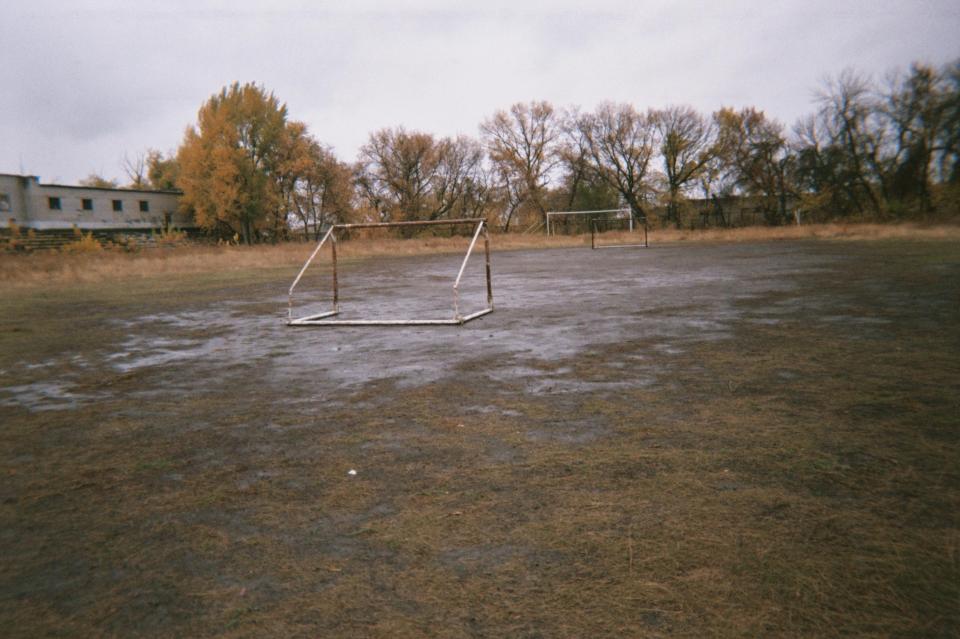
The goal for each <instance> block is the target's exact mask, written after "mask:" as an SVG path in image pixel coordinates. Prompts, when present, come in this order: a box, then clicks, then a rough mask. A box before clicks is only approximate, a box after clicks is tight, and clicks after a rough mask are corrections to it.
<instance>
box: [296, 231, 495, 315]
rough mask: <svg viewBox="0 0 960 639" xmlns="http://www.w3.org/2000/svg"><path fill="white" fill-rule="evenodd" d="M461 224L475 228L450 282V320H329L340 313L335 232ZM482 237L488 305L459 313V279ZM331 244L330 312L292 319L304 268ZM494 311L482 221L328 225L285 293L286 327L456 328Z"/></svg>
mask: <svg viewBox="0 0 960 639" xmlns="http://www.w3.org/2000/svg"><path fill="white" fill-rule="evenodd" d="M461 224H474V225H476V226H475V228H474V231H473V237H472V239H471V240H470V245H469V246H468V247H467V252H466V255H464V257H463V262H462V263H461V264H460V270H459V271H458V272H457V277H456V279H454V281H453V317H451V318H440V319H421V318H414V319H369V320H364V319H356V320H340V319H328V318H331V317H333V316H335V315H338V314H339V313H340V284H339V280H338V279H337V242H338V239H337V232H338V231H343V230H350V229H372V228H395V227H409V226H455V225H461ZM481 235H483V248H484V255H485V258H486V284H487V306H486V308H483V309H481V310H479V311H475V312H473V313H468V314H463V313H461V312H460V280H461V279H463V272H464V270H466V268H467V262H468V261H469V260H470V256H471V254H472V253H473V248H474V246H476V244H477V240H478V239H479V238H480V236H481ZM328 240H329V242H330V249H331V250H330V253H331V267H332V279H333V308H332V309H330V310H329V311H325V312H323V313H315V314H313V315H305V316H303V317H296V318H295V317H294V316H293V293H294V290H295V289H296V288H297V284H299V283H300V279H301V278H302V277H303V274H304V273H306V271H307V268H309V267H310V264H311V263H312V262H313V260H314V258H315V257H316V256H317V254H318V253H320V249H321V248H323V246H324V245H325V244H326V243H327V241H328ZM492 312H493V286H492V284H491V281H490V234H489V233H488V231H487V223H486V220H484V219H483V218H460V219H455V220H423V221H414V222H369V223H358V224H334V225H333V226H331V227H330V228H329V229H328V230H327V232H326V234H325V235H324V236H323V238H322V239H321V240H320V241H319V242H318V243H317V246H316V248H315V249H313V253H311V254H310V257H308V258H307V261H306V262H305V263H304V265H303V267H302V268H301V269H300V272H299V273H297V277H296V278H295V279H294V280H293V284H291V285H290V290H289V291H288V292H287V326H437V325H453V326H459V325H462V324H465V323H467V322H469V321H470V320H473V319H476V318H478V317H483V316H484V315H487V314H488V313H492Z"/></svg>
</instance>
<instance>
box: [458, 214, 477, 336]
mask: <svg viewBox="0 0 960 639" xmlns="http://www.w3.org/2000/svg"><path fill="white" fill-rule="evenodd" d="M483 227H484V223H483V222H482V221H481V222H480V223H479V224H477V230H476V231H474V232H473V239H472V240H470V246H469V247H467V254H466V255H464V256H463V263H461V264H460V272H459V273H457V279H456V280H455V281H454V282H453V317H454V318H455V319H460V278H462V277H463V271H464V269H466V268H467V261H469V260H470V254H471V253H472V252H473V246H474V244H476V243H477V238H478V237H480V231H482V230H483Z"/></svg>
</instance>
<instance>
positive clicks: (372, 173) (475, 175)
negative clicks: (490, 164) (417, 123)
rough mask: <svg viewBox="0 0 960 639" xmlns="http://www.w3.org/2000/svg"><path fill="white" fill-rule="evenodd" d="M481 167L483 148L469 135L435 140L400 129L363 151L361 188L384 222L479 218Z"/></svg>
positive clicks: (373, 139)
mask: <svg viewBox="0 0 960 639" xmlns="http://www.w3.org/2000/svg"><path fill="white" fill-rule="evenodd" d="M482 164H483V149H482V148H481V147H480V145H479V144H478V143H477V142H476V141H474V140H471V139H470V138H467V137H465V136H460V137H457V138H453V139H451V138H441V139H440V140H437V139H435V138H434V137H433V135H431V134H428V133H420V132H416V131H414V132H408V131H406V130H404V129H403V128H402V127H401V128H397V129H382V130H380V131H377V132H375V133H373V134H371V136H370V139H369V141H368V142H367V144H365V145H364V146H363V147H362V148H361V149H360V162H359V164H358V168H357V186H358V188H359V190H360V193H361V194H362V196H363V197H364V199H365V200H366V202H367V204H368V206H369V207H370V208H371V209H373V210H374V211H376V212H377V214H378V215H379V216H380V219H381V220H383V221H401V220H436V219H440V218H443V217H447V216H449V215H450V213H451V212H453V211H460V212H473V213H476V212H477V211H478V201H482V200H483V199H484V198H486V197H487V186H486V182H487V176H486V173H485V172H484V170H483V166H482ZM479 208H482V205H479Z"/></svg>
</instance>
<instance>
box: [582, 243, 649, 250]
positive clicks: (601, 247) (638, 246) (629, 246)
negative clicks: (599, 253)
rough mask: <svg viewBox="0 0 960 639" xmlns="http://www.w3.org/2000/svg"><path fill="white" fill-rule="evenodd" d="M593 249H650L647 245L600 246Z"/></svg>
mask: <svg viewBox="0 0 960 639" xmlns="http://www.w3.org/2000/svg"><path fill="white" fill-rule="evenodd" d="M593 248H595V249H605V248H650V246H649V245H647V244H601V245H599V246H594V247H593Z"/></svg>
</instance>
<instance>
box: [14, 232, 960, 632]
mask: <svg viewBox="0 0 960 639" xmlns="http://www.w3.org/2000/svg"><path fill="white" fill-rule="evenodd" d="M458 259H459V258H458V257H457V256H428V257H414V258H394V259H386V260H383V259H381V260H377V261H355V262H349V263H347V264H345V265H343V269H342V271H341V274H340V275H341V285H342V287H343V291H342V292H343V295H344V300H343V311H344V312H343V316H344V317H347V316H349V317H358V318H359V317H364V318H371V317H382V318H398V317H413V316H418V317H423V316H430V317H447V316H449V315H450V314H451V303H452V296H451V294H450V289H449V286H450V283H451V280H452V277H453V275H454V274H455V272H456V269H457V267H458ZM493 272H494V295H495V302H496V312H495V313H493V314H492V315H488V316H486V317H484V318H481V319H478V320H476V321H474V322H471V323H469V324H467V325H466V326H463V327H460V328H457V327H436V328H423V327H421V328H390V329H385V328H336V329H306V328H301V329H294V328H288V327H286V326H285V325H284V322H283V318H284V315H285V312H286V295H285V292H286V288H287V286H288V285H289V283H290V281H291V280H292V278H293V275H294V274H295V272H290V270H289V269H274V270H271V271H266V272H264V271H261V272H256V273H252V272H248V273H231V274H223V275H217V274H212V275H209V276H204V277H193V278H185V279H183V280H181V281H173V282H171V281H160V280H156V281H147V282H127V283H124V284H116V283H114V284H109V283H106V284H98V285H78V286H77V287H73V288H57V287H53V288H51V289H48V290H45V291H32V292H20V293H10V294H7V295H5V296H4V298H3V301H2V302H0V422H2V427H0V438H2V441H0V473H2V475H0V477H2V482H0V544H2V560H0V561H2V563H0V628H3V631H2V634H3V635H4V636H10V637H38V636H118V637H127V636H145V637H171V636H191V637H202V636H225V637H264V636H290V637H294V636H303V637H318V636H323V637H326V636H330V637H340V636H343V637H408V636H409V637H599V636H650V637H657V636H688V637H705V636H724V637H725V636H744V637H756V636H787V637H791V636H795V637H810V636H838V635H856V636H878V637H880V636H930V637H947V636H956V635H957V634H960V555H958V552H960V551H958V546H960V536H958V530H960V521H958V512H960V428H958V423H960V417H958V416H960V245H958V244H956V243H949V242H893V241H876V242H868V243H857V242H816V241H806V242H804V241H800V242H781V243H769V244H741V245H686V246H680V245H674V246H660V247H656V246H655V247H652V248H650V249H646V250H644V249H619V250H601V251H590V250H589V249H563V250H556V249H555V250H540V251H524V252H506V253H495V254H494V255H493ZM325 277H326V274H325V273H324V272H323V271H322V269H321V268H318V269H316V270H315V271H313V270H312V271H311V272H310V276H309V277H308V278H307V279H306V280H305V281H304V286H303V294H302V296H300V297H298V299H297V302H298V306H297V308H296V310H297V312H298V313H299V312H301V311H303V312H307V311H310V310H313V309H322V308H325V304H328V303H329V302H328V300H326V299H325V298H324V297H323V295H324V294H325V290H326V289H325V287H327V283H326V279H325ZM468 277H469V282H468V284H467V285H466V287H465V288H466V289H467V290H466V292H465V307H466V308H464V310H465V311H466V312H469V311H471V310H474V309H478V308H480V307H481V306H482V304H483V290H482V283H481V276H480V270H479V261H477V262H476V263H474V264H473V266H472V267H471V270H470V272H469V273H468ZM350 471H355V474H352V473H351V472H350Z"/></svg>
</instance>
